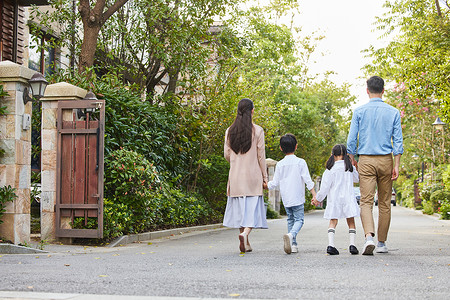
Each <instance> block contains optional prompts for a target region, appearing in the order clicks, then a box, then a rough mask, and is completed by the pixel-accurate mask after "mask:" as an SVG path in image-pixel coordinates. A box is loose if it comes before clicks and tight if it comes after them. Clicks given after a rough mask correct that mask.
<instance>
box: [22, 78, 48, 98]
mask: <svg viewBox="0 0 450 300" xmlns="http://www.w3.org/2000/svg"><path fill="white" fill-rule="evenodd" d="M47 84H48V82H47V80H45V78H44V76H43V75H42V74H41V73H39V72H36V73H34V75H33V76H32V77H31V79H30V80H28V85H29V86H30V88H31V95H32V96H31V97H30V95H29V90H28V87H25V90H24V91H23V104H27V103H28V101H33V99H36V100H39V99H41V98H42V97H43V96H44V92H45V88H46V87H47Z"/></svg>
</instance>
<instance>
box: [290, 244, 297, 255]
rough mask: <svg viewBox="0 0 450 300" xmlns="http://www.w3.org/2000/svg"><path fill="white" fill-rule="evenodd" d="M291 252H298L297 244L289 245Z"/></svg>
mask: <svg viewBox="0 0 450 300" xmlns="http://www.w3.org/2000/svg"><path fill="white" fill-rule="evenodd" d="M291 253H298V247H297V245H292V246H291Z"/></svg>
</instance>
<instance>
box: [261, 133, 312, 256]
mask: <svg viewBox="0 0 450 300" xmlns="http://www.w3.org/2000/svg"><path fill="white" fill-rule="evenodd" d="M280 149H281V151H283V153H284V154H285V155H286V156H285V157H284V158H283V159H282V160H280V161H279V162H278V163H277V165H276V168H275V174H274V176H273V180H271V181H270V182H269V183H268V188H269V190H272V189H275V188H277V187H279V189H280V195H281V200H282V201H283V205H284V207H285V209H286V214H287V225H288V233H287V234H285V235H284V236H283V240H284V251H285V252H286V253H287V254H291V253H297V252H298V247H297V239H296V237H297V234H298V232H299V231H300V229H301V228H302V227H303V223H304V216H305V184H306V187H307V188H308V190H310V191H311V194H312V195H313V200H315V199H316V192H315V191H314V182H313V181H312V180H311V176H310V175H309V170H308V166H307V165H306V162H305V160H304V159H302V158H299V157H297V156H295V154H294V152H295V150H297V139H296V138H295V136H294V135H292V134H290V133H288V134H285V135H283V136H282V137H281V138H280Z"/></svg>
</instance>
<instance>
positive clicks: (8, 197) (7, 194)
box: [0, 185, 17, 224]
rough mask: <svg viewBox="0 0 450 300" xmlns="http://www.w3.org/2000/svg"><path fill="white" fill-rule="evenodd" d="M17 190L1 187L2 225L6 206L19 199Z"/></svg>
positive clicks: (0, 218)
mask: <svg viewBox="0 0 450 300" xmlns="http://www.w3.org/2000/svg"><path fill="white" fill-rule="evenodd" d="M15 191H16V189H15V188H13V187H11V186H10V185H8V186H3V187H0V224H2V223H3V221H2V216H3V213H4V212H5V211H6V210H5V204H6V203H7V202H10V201H14V200H15V199H16V197H17V195H16V193H15Z"/></svg>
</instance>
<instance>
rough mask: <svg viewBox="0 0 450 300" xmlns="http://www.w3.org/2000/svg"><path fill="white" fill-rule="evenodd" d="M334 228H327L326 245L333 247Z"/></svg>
mask: <svg viewBox="0 0 450 300" xmlns="http://www.w3.org/2000/svg"><path fill="white" fill-rule="evenodd" d="M335 232H336V231H335V230H334V228H328V246H331V247H334V233H335Z"/></svg>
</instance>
